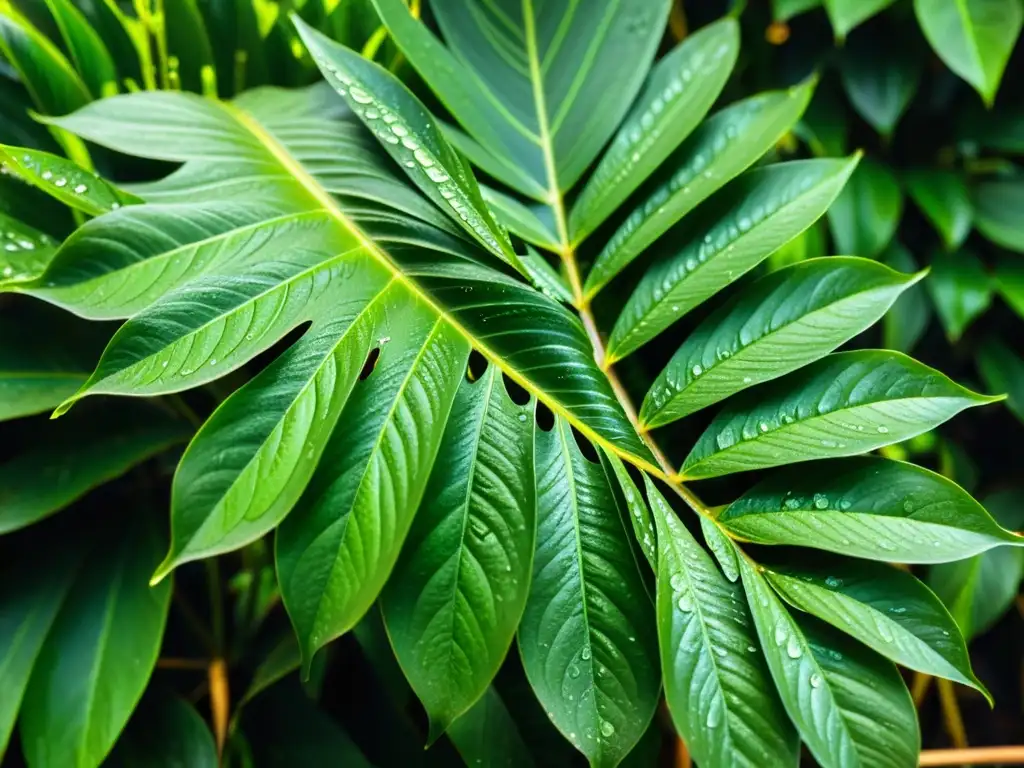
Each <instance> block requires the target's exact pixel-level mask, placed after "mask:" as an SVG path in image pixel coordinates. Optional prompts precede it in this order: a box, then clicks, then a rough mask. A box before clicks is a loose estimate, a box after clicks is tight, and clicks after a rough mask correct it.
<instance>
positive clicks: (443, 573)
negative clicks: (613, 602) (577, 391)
mask: <svg viewBox="0 0 1024 768" xmlns="http://www.w3.org/2000/svg"><path fill="white" fill-rule="evenodd" d="M533 432H534V416H533V404H532V403H531V404H530V405H527V406H520V405H516V404H515V403H513V402H512V400H511V399H510V398H509V396H508V393H507V392H506V391H505V386H504V384H503V383H502V378H501V372H500V371H499V370H498V368H497V366H493V365H492V366H490V367H488V369H487V371H486V372H485V373H484V374H483V376H481V378H480V379H478V380H477V381H475V382H469V381H463V382H462V383H461V384H460V385H459V391H458V393H457V394H456V397H455V403H454V405H453V406H452V414H451V417H450V418H449V420H448V425H447V427H446V428H445V433H444V437H443V438H442V439H441V447H440V449H439V451H438V456H437V460H436V461H435V463H434V469H433V472H432V473H431V476H430V481H429V482H428V484H427V489H426V492H425V493H424V501H423V503H422V505H421V506H420V509H419V510H418V511H417V512H416V517H415V519H414V520H413V524H412V528H411V529H410V531H409V535H408V538H407V539H406V542H405V545H404V547H403V549H402V555H401V557H400V558H399V561H398V563H397V564H396V566H395V571H394V574H393V575H392V577H391V579H390V581H389V583H388V587H387V589H386V590H385V592H384V595H383V599H382V603H381V608H382V610H383V613H384V621H385V623H386V624H387V627H388V637H389V638H390V639H391V645H392V647H393V648H394V650H395V655H396V656H397V657H398V662H399V664H401V665H402V669H403V671H404V672H405V675H406V677H407V678H408V680H409V682H410V683H411V684H412V687H413V690H415V691H416V695H417V696H419V698H420V700H421V701H422V702H423V705H424V707H425V708H426V710H427V715H428V716H429V718H430V741H434V740H436V739H437V738H438V737H439V736H440V735H441V734H442V733H444V731H445V730H447V728H448V726H449V725H451V723H452V722H453V721H455V720H456V718H458V717H459V716H461V715H462V714H463V713H464V712H466V711H467V710H468V709H469V708H470V707H471V706H472V705H473V704H474V703H475V702H476V701H477V700H478V699H479V698H480V697H481V696H482V695H483V694H484V692H485V691H486V690H487V686H488V685H490V683H491V680H492V679H493V678H494V675H495V674H496V673H497V671H498V667H499V666H501V663H502V661H503V660H504V658H505V655H506V653H507V652H508V649H509V646H510V645H511V644H512V639H513V637H514V636H515V632H516V626H517V625H518V624H519V619H520V617H521V616H522V614H523V608H524V606H525V605H526V596H527V593H528V592H529V585H530V572H531V564H532V561H533V550H534V537H535V536H536V530H537V502H536V498H535V495H534V494H535V484H534V477H533Z"/></svg>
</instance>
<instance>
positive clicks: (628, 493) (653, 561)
mask: <svg viewBox="0 0 1024 768" xmlns="http://www.w3.org/2000/svg"><path fill="white" fill-rule="evenodd" d="M602 453H603V455H604V458H605V460H606V461H607V463H608V465H609V466H611V468H612V474H614V475H615V479H616V481H617V482H618V483H619V488H621V489H622V498H623V501H625V503H626V514H628V515H629V522H630V524H631V525H632V526H633V536H634V538H635V539H636V542H637V544H638V545H639V547H640V551H641V552H643V553H644V557H645V558H647V562H648V563H650V566H651V568H652V569H654V570H655V571H657V568H658V543H657V533H656V531H655V528H654V522H653V521H652V520H651V511H650V510H649V509H648V508H647V504H646V503H645V502H644V497H643V496H642V495H641V494H640V490H639V489H638V488H637V487H636V483H634V482H633V478H631V477H630V476H629V472H627V471H626V465H625V464H623V463H622V459H620V458H619V457H618V456H616V455H615V454H614V453H610V452H609V451H602Z"/></svg>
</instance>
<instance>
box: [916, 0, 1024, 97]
mask: <svg viewBox="0 0 1024 768" xmlns="http://www.w3.org/2000/svg"><path fill="white" fill-rule="evenodd" d="M914 11H915V12H916V14H917V20H918V22H919V23H920V24H921V29H922V30H923V31H924V35H925V37H927V38H928V42H929V43H931V46H932V48H933V49H934V50H935V52H936V53H937V54H938V55H939V58H941V59H942V60H943V61H944V62H945V63H946V66H948V67H949V68H950V69H952V70H953V71H954V72H955V73H956V74H958V75H959V76H960V77H962V78H963V79H964V80H966V81H967V82H968V83H970V84H971V85H972V86H973V87H974V90H976V91H977V92H978V93H979V94H981V97H982V99H984V101H985V104H986V105H988V106H991V105H992V102H994V101H995V98H996V91H998V90H999V81H1000V80H1001V79H1002V77H1003V70H1004V69H1005V67H1006V62H1007V61H1008V60H1009V58H1010V52H1011V51H1012V50H1013V45H1014V43H1015V42H1016V40H1017V35H1019V34H1020V30H1021V24H1022V23H1024V9H1022V8H1021V5H1020V3H1018V2H1016V0H957V2H955V3H951V2H945V0H914Z"/></svg>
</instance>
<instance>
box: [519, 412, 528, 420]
mask: <svg viewBox="0 0 1024 768" xmlns="http://www.w3.org/2000/svg"><path fill="white" fill-rule="evenodd" d="M519 420H520V421H526V414H525V413H520V414H519Z"/></svg>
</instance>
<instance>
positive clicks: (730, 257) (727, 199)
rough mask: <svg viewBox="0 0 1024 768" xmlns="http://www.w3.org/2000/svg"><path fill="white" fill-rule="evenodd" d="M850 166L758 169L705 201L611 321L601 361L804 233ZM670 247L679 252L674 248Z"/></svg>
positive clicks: (625, 350) (637, 343)
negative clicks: (609, 333)
mask: <svg viewBox="0 0 1024 768" xmlns="http://www.w3.org/2000/svg"><path fill="white" fill-rule="evenodd" d="M856 164H857V158H856V157H854V158H852V159H850V160H847V161H842V160H801V161H796V162H792V163H780V164H778V165H770V166H767V167H765V168H759V169H757V170H754V171H751V172H749V173H747V174H744V175H743V176H741V177H740V178H739V179H737V180H736V181H735V182H734V183H733V184H730V185H729V186H728V187H727V188H726V189H724V190H722V192H721V193H720V194H719V195H716V196H715V197H714V198H712V199H711V200H710V201H708V203H707V205H705V206H702V207H701V209H700V212H701V214H702V215H700V216H695V217H693V218H692V219H690V220H684V221H683V222H682V223H681V224H679V225H678V226H677V227H675V228H674V229H673V230H671V231H670V233H669V234H668V236H667V237H666V250H667V249H668V248H669V247H671V250H670V251H669V252H668V253H667V254H665V255H663V256H662V257H661V258H660V259H659V260H658V261H657V262H655V264H654V265H653V266H652V267H651V268H650V269H649V270H648V271H647V273H646V274H645V275H644V277H643V279H642V280H641V281H640V285H638V286H637V288H636V290H635V291H634V292H633V295H632V296H630V298H629V301H627V302H626V306H625V307H624V308H623V310H622V313H621V314H620V315H619V319H618V320H617V321H616V322H615V327H614V329H613V330H612V334H611V337H610V338H609V340H608V361H609V362H614V361H615V360H618V359H621V358H623V357H625V356H626V355H628V354H629V353H631V352H633V351H635V350H636V349H638V348H639V347H641V346H642V345H643V344H646V343H647V342H648V341H650V340H651V339H653V338H654V337H655V336H656V335H657V334H659V333H661V332H662V331H663V330H665V329H666V328H667V327H669V326H670V325H671V324H672V323H674V322H676V321H677V320H678V319H679V318H680V317H682V316H683V315H685V314H686V313H687V312H689V311H690V310H691V309H693V308H694V307H696V306H698V305H700V304H701V303H702V302H704V301H706V300H707V299H709V298H710V297H712V296H714V295H715V294H716V293H718V292H719V291H720V290H722V289H723V288H725V287H726V286H728V285H729V284H731V283H732V282H733V281H734V280H735V279H737V278H738V277H739V276H741V275H743V274H745V273H746V272H748V271H749V270H751V269H753V268H754V267H756V266H757V265H758V264H760V263H761V262H762V261H764V259H766V258H767V257H768V256H769V255H770V254H771V253H772V252H773V251H775V250H776V249H778V248H779V247H780V246H782V245H784V244H785V243H786V242H788V241H789V240H791V239H792V238H794V237H796V236H797V235H798V234H800V232H802V231H804V230H805V229H806V228H807V227H809V226H810V225H811V224H812V223H814V221H815V220H816V219H818V217H820V216H821V215H822V214H823V213H824V212H825V210H826V209H827V208H828V206H829V204H830V203H831V202H832V201H833V200H834V199H835V198H836V195H837V194H839V191H840V190H841V189H842V187H843V184H844V183H845V182H846V180H847V179H848V178H849V176H850V173H851V172H852V171H853V168H854V166H855V165H856ZM669 242H671V243H672V245H671V246H668V243H669ZM677 242H683V243H685V245H684V247H683V248H682V249H678V246H676V245H675V243H677Z"/></svg>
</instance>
